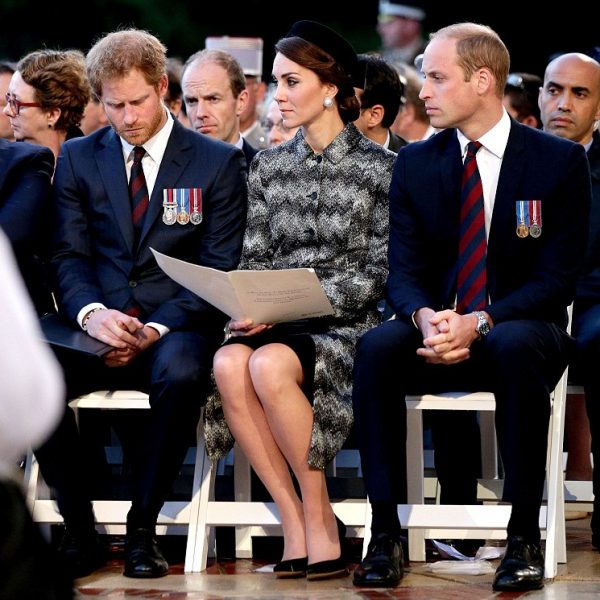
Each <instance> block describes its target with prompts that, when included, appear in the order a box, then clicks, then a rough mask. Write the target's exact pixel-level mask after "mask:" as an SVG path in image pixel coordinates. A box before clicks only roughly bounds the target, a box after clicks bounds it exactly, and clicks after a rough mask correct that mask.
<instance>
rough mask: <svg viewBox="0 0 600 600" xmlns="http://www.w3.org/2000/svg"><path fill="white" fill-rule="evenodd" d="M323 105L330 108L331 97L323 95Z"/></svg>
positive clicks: (331, 104)
mask: <svg viewBox="0 0 600 600" xmlns="http://www.w3.org/2000/svg"><path fill="white" fill-rule="evenodd" d="M323 106H324V107H325V108H331V107H332V106H333V98H330V97H329V96H325V98H323Z"/></svg>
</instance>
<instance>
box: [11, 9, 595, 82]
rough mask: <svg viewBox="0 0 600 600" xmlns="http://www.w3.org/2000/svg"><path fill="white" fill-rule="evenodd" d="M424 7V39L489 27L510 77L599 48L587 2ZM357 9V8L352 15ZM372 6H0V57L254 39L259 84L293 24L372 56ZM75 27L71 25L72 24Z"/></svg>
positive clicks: (184, 51) (183, 51)
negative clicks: (318, 27) (447, 30)
mask: <svg viewBox="0 0 600 600" xmlns="http://www.w3.org/2000/svg"><path fill="white" fill-rule="evenodd" d="M534 6H539V4H537V3H535V4H534V3H533V2H526V1H521V2H517V1H512V0H511V1H509V2H506V1H505V2H502V1H499V2H489V1H488V2H478V3H475V2H466V1H464V0H463V1H454V2H447V3H440V2H433V1H431V0H430V1H429V2H428V6H427V19H426V21H425V23H424V29H425V32H426V33H427V32H429V31H435V30H436V29H438V28H439V27H442V26H444V25H447V24H449V23H452V22H458V21H464V20H469V21H475V22H480V23H483V24H486V25H490V26H491V27H492V28H494V29H495V30H496V31H497V32H498V33H499V34H500V36H501V38H502V39H503V40H504V41H505V43H506V44H507V46H508V48H509V50H510V53H511V56H512V65H511V70H512V71H526V72H530V73H538V74H542V73H543V69H544V67H545V65H546V64H547V62H548V58H549V57H550V56H552V55H553V54H555V53H560V52H568V51H582V52H586V53H591V52H593V51H594V50H593V49H594V48H595V47H596V48H597V50H596V51H597V52H600V50H598V47H600V35H599V33H598V13H597V7H596V8H594V3H591V4H581V3H573V4H571V5H565V4H563V5H560V8H559V9H551V8H550V5H549V4H548V5H547V6H546V7H545V8H543V9H542V10H540V9H539V8H534ZM354 7H357V8H354ZM377 14H378V0H358V1H357V2H348V1H347V0H342V1H336V0H301V1H298V2H289V1H288V2H277V1H274V0H221V1H220V2H215V1H210V0H208V1H207V0H84V1H83V2H81V1H80V0H53V1H49V2H40V1H39V0H36V1H35V2H34V1H32V0H0V29H1V31H2V35H0V57H1V58H4V59H8V60H17V59H19V58H20V57H21V56H23V55H24V54H26V53H27V52H30V51H32V50H35V49H39V48H41V47H47V48H57V49H58V48H60V49H68V48H79V49H81V50H83V51H84V52H85V51H87V50H88V49H89V48H90V46H91V45H92V44H93V42H94V40H96V39H97V38H98V37H100V36H101V35H102V34H103V33H106V32H108V31H112V30H114V29H115V28H118V27H127V26H136V27H140V28H144V29H147V30H149V31H151V32H152V33H154V34H155V35H157V36H158V37H159V38H160V39H161V41H163V43H165V44H166V46H167V48H168V51H169V55H170V56H176V57H180V58H182V59H183V60H185V59H186V58H187V57H188V56H189V55H191V54H192V53H193V52H195V51H197V50H199V49H201V48H203V47H204V40H205V38H206V37H207V36H209V35H232V36H258V37H262V38H263V39H264V41H265V46H264V47H265V52H264V63H265V64H264V69H263V73H264V74H265V78H268V74H269V73H270V70H271V61H272V57H273V54H272V50H271V49H272V48H273V44H274V43H275V42H276V41H277V40H278V39H279V38H280V37H281V36H282V35H283V34H285V33H286V31H287V30H288V28H289V26H290V25H291V24H292V23H293V22H294V21H295V20H298V19H314V20H318V21H321V22H323V23H325V24H328V25H329V26H331V27H333V28H334V29H336V30H337V31H339V32H340V33H341V34H343V35H344V36H345V37H347V38H348V39H349V40H350V41H351V42H352V44H353V45H354V46H355V49H356V50H357V51H358V52H368V51H372V50H377V49H378V48H379V47H380V39H379V36H378V34H377V31H376V24H377ZM73 23H75V25H73Z"/></svg>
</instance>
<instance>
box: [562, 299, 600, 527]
mask: <svg viewBox="0 0 600 600" xmlns="http://www.w3.org/2000/svg"><path fill="white" fill-rule="evenodd" d="M573 335H574V336H575V339H576V341H577V352H576V358H575V361H574V363H573V368H572V369H569V378H570V379H572V380H573V381H577V382H578V383H579V382H580V383H582V384H583V387H584V391H585V405H586V409H587V414H588V419H589V421H590V431H591V434H592V456H593V458H594V465H600V381H599V380H598V361H599V359H600V304H591V303H588V302H581V303H578V302H576V303H575V310H574V315H573ZM593 486H594V513H593V516H592V530H593V531H594V532H595V533H599V534H600V468H595V467H594V483H593Z"/></svg>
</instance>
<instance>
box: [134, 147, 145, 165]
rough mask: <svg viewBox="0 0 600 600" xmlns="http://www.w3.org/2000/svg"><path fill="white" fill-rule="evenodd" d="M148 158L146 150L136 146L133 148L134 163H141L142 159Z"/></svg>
mask: <svg viewBox="0 0 600 600" xmlns="http://www.w3.org/2000/svg"><path fill="white" fill-rule="evenodd" d="M144 156H146V150H144V147H143V146H134V148H133V162H135V163H139V162H140V161H141V160H142V158H144Z"/></svg>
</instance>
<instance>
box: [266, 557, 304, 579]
mask: <svg viewBox="0 0 600 600" xmlns="http://www.w3.org/2000/svg"><path fill="white" fill-rule="evenodd" d="M307 567H308V556H303V557H302V558H290V559H289V560H282V561H281V562H278V563H277V564H276V565H275V566H274V567H273V573H275V575H276V576H277V578H278V579H295V578H299V577H306V570H307Z"/></svg>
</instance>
